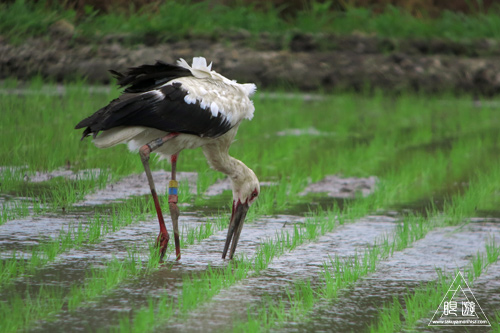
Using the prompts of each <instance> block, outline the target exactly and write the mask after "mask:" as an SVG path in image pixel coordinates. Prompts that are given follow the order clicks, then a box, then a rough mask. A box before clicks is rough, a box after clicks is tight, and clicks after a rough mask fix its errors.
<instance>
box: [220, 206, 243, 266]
mask: <svg viewBox="0 0 500 333" xmlns="http://www.w3.org/2000/svg"><path fill="white" fill-rule="evenodd" d="M248 207H249V206H248V203H241V202H240V201H238V202H237V203H233V214H232V215H231V221H230V222H229V228H228V229H227V238H226V245H224V251H223V252H222V259H226V254H227V250H228V249H229V244H231V239H232V240H233V242H232V245H231V252H229V259H233V255H234V251H235V250H236V245H238V240H239V239H240V234H241V229H243V224H244V222H245V217H246V216H247V212H248Z"/></svg>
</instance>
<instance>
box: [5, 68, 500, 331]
mask: <svg viewBox="0 0 500 333" xmlns="http://www.w3.org/2000/svg"><path fill="white" fill-rule="evenodd" d="M0 94H1V95H0V109H1V110H2V111H1V113H0V133H1V140H0V177H1V180H0V182H1V183H0V204H1V212H0V214H1V215H0V331H1V332H17V331H23V332H47V331H50V332H69V331H86V332H98V331H102V332H110V331H111V332H114V331H119V332H145V331H154V332H195V331H211V332H225V331H228V332H230V331H235V332H260V331H273V332H305V331H337V332H348V331H353V332H363V331H365V332H389V331H440V332H441V331H445V332H448V331H450V332H454V331H460V332H461V331H464V330H465V329H467V330H468V331H471V332H490V331H494V332H500V325H499V321H500V263H499V256H500V209H499V207H500V206H499V205H500V145H499V142H500V104H499V102H498V101H497V100H494V99H493V100H480V99H479V100H478V99H473V98H472V96H456V95H452V94H450V95H438V96H427V95H418V94H414V93H413V94H410V93H408V94H402V95H398V96H394V95H386V94H384V93H382V92H373V93H366V94H352V93H348V92H342V93H337V94H331V95H326V94H318V95H303V94H301V93H298V92H297V93H290V92H287V93H284V92H273V93H271V92H266V91H259V92H258V93H257V94H256V96H255V97H254V104H255V107H256V112H255V117H254V119H253V120H252V121H250V122H249V121H246V122H244V123H243V124H242V125H241V126H240V130H239V133H238V135H237V140H236V141H235V142H234V143H233V145H232V147H231V150H230V153H231V154H232V155H233V156H234V157H236V158H238V159H241V160H242V161H244V162H245V163H246V164H247V165H248V166H249V167H250V168H252V169H253V170H254V171H255V173H256V174H257V176H258V177H259V179H260V181H261V183H262V185H261V195H260V197H259V199H258V201H257V202H256V203H255V204H254V205H253V206H252V207H251V209H250V211H249V215H248V217H247V221H246V224H245V227H244V229H243V232H242V236H241V239H240V242H239V244H238V248H237V250H236V258H235V259H234V260H232V261H223V260H222V259H221V258H220V257H221V252H222V249H223V245H224V241H225V236H226V228H227V225H228V222H229V217H230V209H231V208H230V207H231V200H232V194H231V191H230V188H229V184H228V182H227V179H225V178H224V175H222V174H220V173H217V172H216V171H213V170H211V169H210V168H209V167H208V166H207V164H206V161H205V158H204V156H203V154H202V153H201V150H194V151H184V152H182V153H181V154H180V156H179V162H178V171H180V174H179V179H180V189H179V201H180V207H181V217H180V219H179V220H180V224H181V226H182V227H181V231H182V235H181V243H182V259H181V260H180V261H178V262H177V261H175V256H174V254H173V253H172V249H173V244H170V246H169V251H168V255H169V256H168V258H167V260H166V261H165V262H164V263H161V264H160V263H159V258H158V253H157V252H158V251H157V249H156V248H155V244H154V240H155V239H156V236H157V233H158V222H157V219H156V215H155V211H154V206H153V202H152V199H151V198H150V196H149V189H148V186H147V182H146V178H145V177H144V175H143V169H142V164H141V161H140V158H139V156H138V154H133V153H130V152H128V150H127V148H126V147H125V146H118V147H114V148H112V149H108V150H99V149H97V148H95V147H94V146H93V145H92V142H91V140H89V139H86V140H84V141H80V137H81V132H80V131H76V130H74V129H73V128H74V126H75V125H76V123H77V122H78V121H79V120H81V119H82V118H84V117H86V116H88V115H90V114H91V113H93V112H94V111H96V110H97V109H99V108H101V107H102V106H104V105H105V104H107V102H108V101H109V100H110V99H112V98H115V97H116V96H117V95H118V94H119V91H118V90H117V89H115V88H114V87H107V86H106V87H104V86H103V87H96V86H90V85H87V84H86V83H85V82H83V81H82V82H72V83H66V84H64V85H56V84H50V83H47V82H44V81H43V80H42V79H40V78H35V79H33V80H32V81H31V82H29V83H23V84H21V83H20V82H17V81H16V80H6V81H3V82H2V83H1V84H0ZM152 167H153V169H154V177H155V180H156V182H157V188H158V189H159V192H161V196H160V201H161V202H162V206H163V207H164V210H165V214H166V215H167V216H168V213H167V211H168V200H167V196H166V195H165V193H166V190H167V188H166V184H167V182H168V177H169V170H170V165H169V163H168V162H167V161H163V160H158V159H155V160H153V161H152ZM167 226H168V227H169V230H171V226H170V225H169V224H167ZM458 272H460V273H461V274H462V275H460V274H459V275H458V276H463V281H466V283H467V284H468V286H470V291H471V292H473V294H474V296H475V299H476V300H477V304H478V305H480V308H481V311H482V312H483V313H484V316H485V317H486V318H487V320H488V322H489V325H491V326H474V327H450V326H438V327H435V326H428V324H429V322H430V320H431V318H432V317H433V316H434V314H435V312H436V310H437V309H438V308H439V307H440V305H441V301H442V300H443V297H445V295H446V294H447V291H448V289H449V288H450V286H453V285H454V284H456V283H458V282H454V279H455V277H456V276H457V273H458ZM461 287H462V288H465V287H464V284H462V285H461ZM476 310H477V312H478V313H479V308H478V307H476ZM458 311H460V307H459V308H458Z"/></svg>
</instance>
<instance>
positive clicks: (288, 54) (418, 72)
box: [0, 32, 500, 95]
mask: <svg viewBox="0 0 500 333" xmlns="http://www.w3.org/2000/svg"><path fill="white" fill-rule="evenodd" d="M56 33H57V32H56ZM141 41H142V42H143V43H142V44H137V42H138V41H137V40H134V39H133V37H131V36H126V35H116V36H108V37H106V38H104V39H102V40H101V41H100V42H98V43H96V42H92V41H88V40H83V39H78V38H71V37H69V36H64V35H56V36H52V37H51V38H38V39H31V40H28V41H26V42H25V43H23V44H21V45H12V44H10V43H9V42H8V41H6V40H5V39H2V38H1V37H0V79H4V78H7V77H17V78H19V79H22V80H25V79H29V78H30V77H32V76H34V75H36V74H38V73H40V74H41V75H43V76H44V77H48V78H52V79H56V80H58V81H62V80H65V79H71V78H75V77H79V76H86V77H87V78H88V80H89V81H90V82H96V83H106V82H109V80H110V76H109V74H108V72H107V69H110V68H112V69H117V70H123V69H125V68H127V67H131V66H136V65H140V64H143V63H152V62H154V61H155V60H157V59H161V60H164V61H167V62H173V61H175V60H176V59H178V58H180V57H183V58H186V59H189V60H188V61H190V59H191V58H192V57H193V56H200V55H201V56H205V57H206V58H207V59H209V60H210V61H213V62H214V66H213V68H214V69H215V70H216V71H218V72H221V73H223V74H224V75H226V76H228V77H230V78H235V79H237V80H238V81H240V82H255V83H256V84H257V85H258V86H259V87H273V86H278V85H284V86H287V87H288V86H293V87H297V88H299V89H301V90H316V89H321V90H325V91H331V90H334V89H350V90H361V89H365V88H366V87H369V86H370V87H377V88H382V89H384V90H389V91H402V90H414V91H423V92H431V93H432V92H442V91H456V92H470V93H474V94H481V95H495V94H498V93H499V92H500V61H499V60H500V42H499V41H492V40H478V41H471V42H463V43H458V42H450V41H440V40H431V41H422V40H405V41H396V40H391V39H381V38H376V37H369V36H333V35H328V36H326V35H315V36H313V35H307V34H299V33H297V34H295V35H292V36H291V37H290V36H289V37H288V38H287V39H286V40H285V38H281V39H280V38H276V37H272V36H271V35H262V36H260V38H255V37H251V36H249V35H246V34H245V33H239V34H233V35H228V36H224V37H223V38H221V39H218V40H211V39H197V38H192V39H189V40H183V41H171V42H161V43H160V42H158V41H156V40H154V39H153V40H147V39H145V40H141ZM144 42H145V43H144Z"/></svg>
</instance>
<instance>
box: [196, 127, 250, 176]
mask: <svg viewBox="0 0 500 333" xmlns="http://www.w3.org/2000/svg"><path fill="white" fill-rule="evenodd" d="M236 131H237V128H232V129H231V130H230V131H229V132H227V133H226V134H224V135H223V136H221V137H219V138H217V139H216V140H214V141H213V142H211V143H209V144H206V145H204V146H203V153H204V154H205V157H206V158H207V161H208V164H209V165H210V166H211V167H212V168H214V169H215V170H217V171H220V172H222V173H224V174H226V175H227V176H228V177H229V178H230V179H231V180H232V181H233V183H237V182H238V181H239V180H241V179H245V178H247V177H248V176H249V175H250V174H252V175H253V171H252V170H250V168H248V167H247V166H246V165H245V164H244V163H243V162H241V161H240V160H238V159H236V158H234V157H232V156H230V155H229V146H230V145H231V143H232V141H233V139H234V136H235V134H236Z"/></svg>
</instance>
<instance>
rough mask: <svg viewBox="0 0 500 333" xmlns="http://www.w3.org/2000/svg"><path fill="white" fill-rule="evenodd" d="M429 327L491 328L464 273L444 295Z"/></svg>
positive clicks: (457, 277) (459, 274)
mask: <svg viewBox="0 0 500 333" xmlns="http://www.w3.org/2000/svg"><path fill="white" fill-rule="evenodd" d="M428 326H491V324H490V322H489V320H488V318H487V317H486V315H485V314H484V312H483V309H481V306H480V305H479V303H478V301H477V300H476V297H474V294H473V293H472V290H471V289H470V288H469V285H468V284H467V281H465V279H464V276H463V275H462V273H460V272H458V273H457V276H455V279H454V280H453V282H452V283H451V285H450V288H449V289H448V291H447V292H446V295H444V297H443V300H442V301H441V304H439V307H438V308H437V310H436V312H435V313H434V316H432V319H431V321H430V322H429V325H428Z"/></svg>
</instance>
